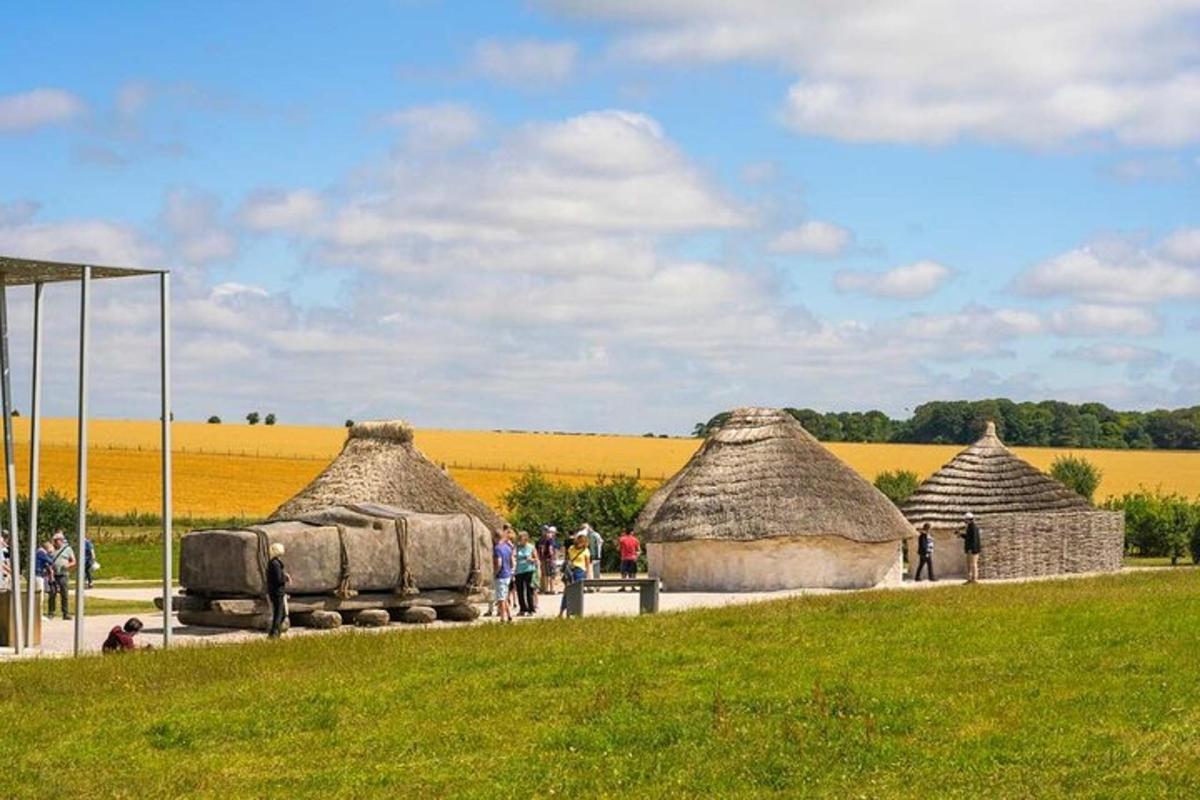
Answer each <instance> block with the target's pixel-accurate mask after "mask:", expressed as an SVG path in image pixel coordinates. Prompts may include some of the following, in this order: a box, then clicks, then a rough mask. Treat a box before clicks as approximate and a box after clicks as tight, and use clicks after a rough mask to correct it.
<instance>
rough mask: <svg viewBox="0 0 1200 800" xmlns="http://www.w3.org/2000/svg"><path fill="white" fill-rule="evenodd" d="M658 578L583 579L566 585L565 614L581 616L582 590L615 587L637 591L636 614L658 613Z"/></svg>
mask: <svg viewBox="0 0 1200 800" xmlns="http://www.w3.org/2000/svg"><path fill="white" fill-rule="evenodd" d="M658 586H659V584H658V578H585V579H584V580H582V581H577V582H575V583H568V584H567V587H566V589H565V590H564V592H563V593H564V595H565V598H564V600H565V601H566V604H567V614H568V615H569V616H572V617H582V616H583V597H584V595H583V591H584V589H606V588H610V587H613V588H616V587H632V588H634V589H637V590H638V613H639V614H654V613H656V612H657V611H658Z"/></svg>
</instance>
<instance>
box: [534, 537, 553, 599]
mask: <svg viewBox="0 0 1200 800" xmlns="http://www.w3.org/2000/svg"><path fill="white" fill-rule="evenodd" d="M537 554H538V563H539V564H540V565H541V568H542V581H541V590H542V594H554V575H555V572H557V570H558V530H557V529H556V528H555V527H554V526H553V525H543V526H542V538H540V539H538V543H537Z"/></svg>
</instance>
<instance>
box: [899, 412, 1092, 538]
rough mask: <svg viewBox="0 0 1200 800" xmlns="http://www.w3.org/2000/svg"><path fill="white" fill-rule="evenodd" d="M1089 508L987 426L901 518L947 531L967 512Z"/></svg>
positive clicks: (910, 501) (924, 485)
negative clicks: (1022, 456) (1025, 459)
mask: <svg viewBox="0 0 1200 800" xmlns="http://www.w3.org/2000/svg"><path fill="white" fill-rule="evenodd" d="M1091 507H1092V506H1091V504H1090V503H1089V502H1088V501H1087V499H1086V498H1084V497H1082V496H1081V495H1079V494H1077V493H1075V492H1074V491H1072V490H1071V489H1070V488H1068V487H1067V486H1064V485H1063V484H1062V483H1059V482H1058V481H1056V480H1055V479H1054V478H1051V477H1050V476H1049V475H1047V474H1046V473H1044V472H1042V471H1041V470H1039V469H1037V468H1036V467H1034V466H1033V465H1032V464H1030V463H1029V462H1027V461H1024V460H1022V459H1020V458H1018V457H1017V456H1016V455H1014V454H1013V452H1012V451H1011V450H1009V449H1008V448H1007V447H1005V446H1004V443H1003V442H1001V441H1000V438H999V437H998V436H997V435H996V426H995V424H994V423H991V422H989V423H988V425H987V431H986V432H985V433H984V434H983V437H982V438H981V439H980V440H979V441H977V442H975V444H973V445H971V446H970V447H968V448H967V449H966V450H963V451H962V452H961V453H959V454H958V455H956V456H955V457H954V458H953V459H952V460H951V461H950V462H949V463H948V464H946V465H945V466H944V467H942V468H941V469H939V470H938V471H937V472H935V473H933V475H931V476H929V478H928V480H926V481H925V482H924V483H922V484H921V485H920V486H919V487H918V488H917V490H916V492H914V493H913V495H912V496H911V497H910V498H909V499H908V501H907V502H906V503H905V504H904V515H905V516H906V517H908V520H909V521H910V522H912V523H913V525H915V526H918V527H919V526H921V525H922V524H924V523H926V522H928V523H930V524H931V525H932V526H933V527H935V528H946V527H954V526H958V525H961V524H962V523H963V518H964V517H965V516H966V513H967V512H968V511H970V512H971V513H973V514H975V515H976V516H983V515H987V514H1007V513H1014V512H1031V511H1047V512H1055V511H1079V510H1086V509H1089V508H1091Z"/></svg>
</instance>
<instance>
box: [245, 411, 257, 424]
mask: <svg viewBox="0 0 1200 800" xmlns="http://www.w3.org/2000/svg"><path fill="white" fill-rule="evenodd" d="M259 419H260V417H259V416H258V412H257V411H251V412H250V413H249V414H247V415H246V422H249V423H250V424H251V425H257V424H258V420H259Z"/></svg>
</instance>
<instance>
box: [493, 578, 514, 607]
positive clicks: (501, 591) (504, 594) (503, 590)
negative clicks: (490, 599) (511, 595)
mask: <svg viewBox="0 0 1200 800" xmlns="http://www.w3.org/2000/svg"><path fill="white" fill-rule="evenodd" d="M511 580H512V578H496V580H495V589H496V594H495V598H496V602H497V603H503V602H507V600H508V584H509V582H510V581H511Z"/></svg>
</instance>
